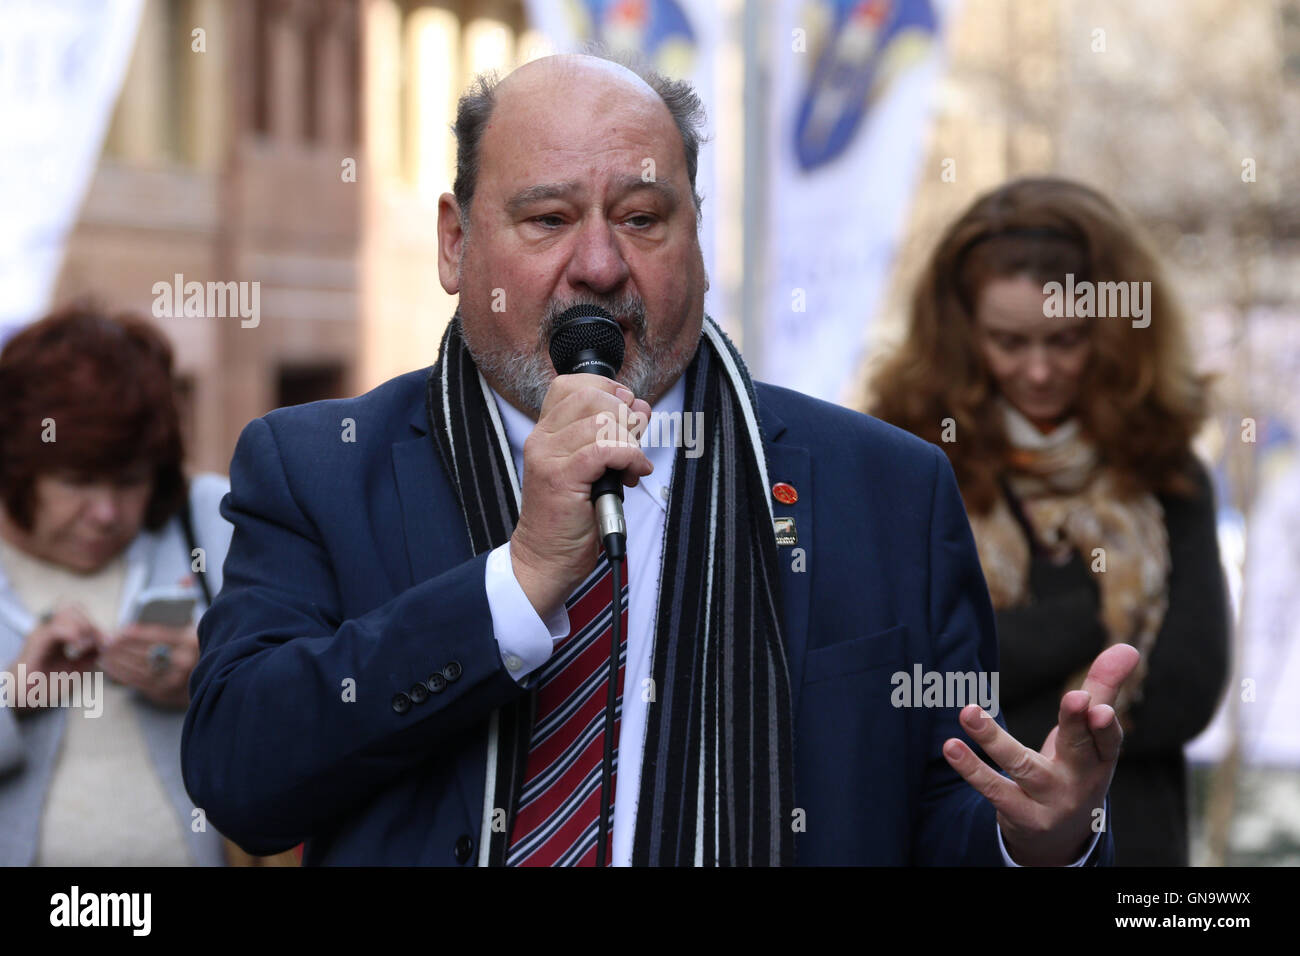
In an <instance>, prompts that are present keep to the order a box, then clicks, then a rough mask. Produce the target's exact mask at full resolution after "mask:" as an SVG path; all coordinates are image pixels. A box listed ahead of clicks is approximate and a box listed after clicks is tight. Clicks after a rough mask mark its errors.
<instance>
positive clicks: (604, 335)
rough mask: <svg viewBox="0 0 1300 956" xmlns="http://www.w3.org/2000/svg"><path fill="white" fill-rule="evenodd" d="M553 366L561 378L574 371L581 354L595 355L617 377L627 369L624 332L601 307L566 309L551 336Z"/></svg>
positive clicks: (576, 306) (583, 306) (587, 306)
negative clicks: (590, 353) (623, 368)
mask: <svg viewBox="0 0 1300 956" xmlns="http://www.w3.org/2000/svg"><path fill="white" fill-rule="evenodd" d="M550 351H551V362H552V364H554V365H555V371H556V372H557V373H559V374H560V375H568V374H569V373H570V372H572V371H573V368H574V365H575V362H576V360H577V358H578V356H579V355H580V354H582V353H583V352H586V351H593V352H595V353H596V355H597V356H598V357H599V358H600V360H601V361H603V362H605V363H606V364H607V365H609V366H610V367H611V368H612V369H614V371H615V373H617V372H618V370H619V369H621V368H622V367H623V329H622V328H620V327H619V324H618V323H617V322H615V321H614V319H613V318H612V317H611V316H610V314H609V313H608V312H606V311H605V310H604V309H602V308H601V307H600V306H598V305H575V306H574V307H573V308H571V309H565V310H564V312H562V313H561V314H560V317H559V319H557V320H556V323H555V330H554V331H553V332H552V333H551V347H550Z"/></svg>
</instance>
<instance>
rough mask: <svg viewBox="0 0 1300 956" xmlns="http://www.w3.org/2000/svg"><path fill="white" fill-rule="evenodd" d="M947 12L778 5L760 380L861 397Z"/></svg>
mask: <svg viewBox="0 0 1300 956" xmlns="http://www.w3.org/2000/svg"><path fill="white" fill-rule="evenodd" d="M947 7H948V4H947V3H945V2H943V0H817V2H812V3H808V2H791V0H787V2H783V3H781V4H779V5H778V10H777V18H776V22H775V24H774V26H773V32H772V34H771V43H772V48H771V58H770V62H771V78H772V107H771V108H772V113H771V115H770V119H769V131H768V135H769V156H770V167H769V174H768V189H767V193H768V195H767V203H768V205H767V241H768V253H767V259H768V262H767V268H766V269H765V270H764V275H763V280H762V281H763V299H762V301H763V302H764V307H765V310H766V315H765V321H764V329H763V332H762V336H763V344H762V355H763V360H762V365H761V368H760V370H759V377H760V378H763V379H764V380H766V381H769V382H775V383H777V384H780V385H784V386H787V387H789V388H794V389H797V390H798V391H801V392H806V393H808V394H810V395H816V396H818V397H820V398H824V399H827V400H829V401H842V400H845V399H847V398H849V397H850V396H847V395H846V394H845V391H846V389H847V388H848V387H849V386H850V385H851V384H852V382H853V380H854V377H855V373H856V372H857V369H858V365H859V363H860V362H861V360H862V352H863V346H864V344H865V342H866V338H867V329H868V326H869V324H870V323H871V321H872V319H873V318H874V316H875V314H876V311H877V309H878V308H879V306H880V304H881V302H882V300H883V297H884V295H885V293H886V291H887V287H888V282H889V278H890V272H891V267H892V265H893V262H894V254H895V250H896V247H897V245H898V242H899V240H900V238H901V233H902V230H903V226H904V224H905V222H906V218H907V213H908V211H909V208H910V205H911V199H912V194H913V192H914V189H915V185H916V182H917V177H918V175H919V174H920V172H921V162H922V159H923V149H924V146H925V139H926V136H925V134H926V132H927V130H928V128H929V125H930V101H931V96H932V94H933V91H934V89H935V87H936V81H937V79H938V77H939V74H940V70H941V55H940V46H941V44H940V38H941V31H942V28H943V22H944V16H943V14H944V13H945V11H946V9H947ZM936 174H937V171H936Z"/></svg>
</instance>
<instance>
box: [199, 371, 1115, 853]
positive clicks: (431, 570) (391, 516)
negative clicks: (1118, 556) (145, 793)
mask: <svg viewBox="0 0 1300 956" xmlns="http://www.w3.org/2000/svg"><path fill="white" fill-rule="evenodd" d="M426 375H427V370H421V371H416V372H411V373H408V374H406V375H402V376H400V377H398V378H395V379H393V380H391V381H389V382H387V383H385V384H384V385H382V386H380V387H379V388H377V389H375V390H373V391H371V392H369V393H368V394H365V395H362V396H360V397H358V398H352V399H344V400H336V401H326V402H315V403H312V404H310V405H302V406H297V407H292V408H284V409H279V410H277V411H274V412H271V413H270V414H268V415H266V416H265V417H264V418H259V419H255V420H254V421H252V422H250V423H249V424H248V426H247V427H245V429H244V431H243V433H242V435H241V436H240V439H239V442H238V445H237V447H236V449H235V454H234V458H233V460H232V462H231V466H230V478H231V490H230V493H229V495H228V496H227V497H226V498H225V499H224V500H223V501H222V507H221V511H222V514H223V515H225V517H226V518H227V519H229V520H230V521H231V522H232V523H233V524H234V537H233V540H232V542H231V546H230V551H229V555H228V557H227V559H226V562H225V565H224V580H225V583H224V586H223V588H222V590H221V593H220V594H219V595H218V596H217V598H216V600H215V601H214V603H213V605H212V607H211V609H210V610H209V611H208V612H207V613H206V614H205V615H204V617H203V619H202V622H201V624H200V626H199V639H200V643H201V646H202V656H201V659H200V661H199V664H198V666H197V667H196V669H195V671H194V674H193V677H192V679H191V682H190V690H191V696H192V701H191V704H190V708H189V712H188V714H187V715H186V719H185V730H184V739H183V744H182V750H183V753H182V763H183V769H184V777H185V784H186V786H187V787H188V789H189V793H190V795H191V796H192V797H193V798H194V800H195V805H196V806H198V807H201V808H203V809H204V811H205V813H206V814H207V818H208V820H209V821H210V822H211V823H212V824H213V825H215V826H216V827H217V828H218V829H219V830H221V832H223V833H224V834H226V835H227V836H229V837H230V838H232V839H233V840H235V841H236V842H237V843H239V844H240V845H241V846H243V847H244V848H245V849H246V850H248V851H250V852H253V853H259V854H264V853H273V852H278V851H281V850H285V849H288V848H290V847H292V846H294V845H296V844H297V843H299V842H303V841H305V842H306V849H305V856H304V862H306V863H336V864H371V863H377V864H446V865H456V864H457V863H463V862H465V861H468V862H471V863H472V862H473V861H474V860H476V859H477V857H478V842H479V833H480V822H481V819H482V813H483V790H484V773H485V759H486V756H485V755H486V728H487V722H488V718H489V715H490V714H491V712H492V711H493V710H494V709H495V708H497V707H500V706H501V705H503V704H505V703H506V702H507V701H509V700H511V699H512V698H514V697H516V696H517V695H519V694H520V693H521V691H520V689H519V686H518V685H517V684H516V682H515V681H514V679H513V678H511V676H510V675H509V673H507V671H506V669H505V667H504V666H503V664H502V662H501V655H500V653H499V652H498V649H497V643H496V640H495V638H494V636H493V631H492V619H491V615H490V612H489V609H488V603H487V597H486V594H485V592H484V565H485V562H486V555H479V556H478V557H473V556H472V555H471V554H470V552H469V546H468V542H467V536H466V530H465V521H464V518H463V517H462V515H461V513H460V511H459V509H458V506H457V504H456V498H455V495H454V494H453V492H452V488H451V486H450V484H449V481H448V477H447V475H446V473H445V472H444V470H443V467H442V464H441V462H440V461H439V459H438V456H437V454H436V452H435V450H434V448H433V445H432V443H431V440H430V437H429V435H428V427H427V424H426V418H425V411H424V383H425V377H426ZM757 393H758V401H759V411H760V415H761V418H762V422H763V428H764V433H765V435H766V441H767V455H768V467H769V473H770V477H771V480H772V481H774V482H776V481H785V482H789V483H790V484H792V485H794V487H795V488H796V489H798V492H799V499H798V502H797V503H796V504H795V505H793V506H789V507H786V506H778V507H777V514H778V515H788V516H790V517H793V518H794V520H795V525H796V529H797V534H798V543H797V545H796V547H797V548H799V549H802V550H801V552H800V553H796V552H795V550H794V548H791V547H782V548H780V549H779V553H780V564H781V585H782V588H783V590H784V600H783V607H784V615H785V621H784V624H785V630H784V639H785V647H786V652H787V654H788V658H789V668H790V680H791V685H792V690H793V713H794V715H795V719H794V734H795V773H796V780H795V788H796V789H795V795H796V803H797V805H798V806H799V807H800V808H801V809H802V810H803V811H804V820H803V822H804V827H805V829H804V830H803V832H798V833H797V836H796V853H797V858H798V861H799V862H800V863H806V864H986V865H1001V864H1002V857H1001V854H1000V853H999V850H998V846H997V836H996V830H995V827H996V824H995V816H994V810H993V808H992V806H991V805H990V804H989V803H988V802H987V801H985V800H984V798H983V797H981V796H980V795H979V794H978V793H976V792H975V791H974V790H973V789H972V788H971V787H970V786H969V785H968V784H967V783H966V782H965V781H964V780H962V779H961V777H960V776H959V775H958V774H957V773H956V772H954V771H953V770H952V768H951V767H949V765H948V763H947V761H946V760H945V759H944V757H943V755H942V753H941V752H940V748H941V747H942V745H943V742H944V740H946V739H947V738H949V737H954V736H956V737H961V738H962V739H964V740H967V742H968V743H969V742H970V741H969V738H967V737H966V734H965V733H964V732H963V731H962V730H961V728H960V726H959V725H958V722H957V713H958V709H957V708H956V707H949V708H946V709H945V708H904V707H894V706H892V704H891V701H890V698H891V692H892V690H893V685H892V684H891V680H890V677H891V675H892V674H893V673H895V672H897V671H906V672H908V673H909V674H910V673H911V672H912V668H913V665H914V664H917V663H919V664H920V665H921V666H922V668H923V669H924V670H925V671H939V672H945V673H946V672H949V671H962V672H966V671H970V672H980V671H993V670H995V669H996V668H997V644H996V639H995V634H994V617H993V612H992V608H991V606H990V603H989V598H988V592H987V590H986V588H985V584H984V578H983V575H982V573H981V570H980V565H979V561H978V558H977V555H976V551H975V546H974V542H973V539H972V536H971V532H970V528H969V525H968V524H967V521H966V515H965V510H964V508H963V506H962V501H961V498H960V496H959V494H958V491H957V485H956V482H955V480H954V477H953V473H952V469H951V467H950V466H949V464H948V460H947V458H946V457H945V456H944V455H943V453H942V452H941V451H940V450H939V449H938V448H936V447H935V446H933V445H930V444H928V443H926V442H923V441H921V440H920V439H917V438H915V437H913V436H911V435H909V434H907V433H906V432H903V431H901V430H899V429H896V428H893V427H891V426H889V425H886V424H884V423H883V422H880V421H877V420H875V419H872V418H869V417H867V416H865V415H861V414H858V413H856V412H852V411H848V410H846V409H843V408H840V407H838V406H834V405H830V404H827V403H825V402H821V401H817V400H815V399H812V398H809V397H807V396H805V395H801V394H798V393H796V392H791V391H788V390H786V389H781V388H776V387H773V386H767V385H758V386H757ZM349 419H350V420H351V422H349V421H348V420H349ZM349 426H350V427H351V428H352V430H353V435H352V436H350V437H353V438H354V439H355V440H352V441H345V440H344V438H345V429H347V428H348V427H349ZM800 557H802V562H803V565H802V569H801V570H799V569H797V568H799V566H800V560H799V559H800ZM453 662H454V663H455V664H456V665H457V667H456V668H454V669H453V673H454V672H455V670H457V669H458V670H459V671H460V676H459V677H458V678H457V679H456V680H455V681H453V682H451V683H449V684H448V686H447V687H446V689H445V690H444V691H442V692H441V693H438V694H431V695H429V697H428V699H427V700H424V701H422V702H419V703H414V704H412V705H411V706H410V707H409V709H406V710H405V711H404V712H401V708H395V707H394V704H393V699H394V696H395V695H396V694H398V693H399V692H404V691H407V690H408V689H409V688H411V687H412V685H414V684H416V683H418V682H421V681H424V680H425V679H426V678H428V677H429V676H430V675H431V674H432V673H433V672H435V671H439V670H442V669H443V668H444V667H446V666H447V665H449V664H452V663H453ZM998 722H999V723H1002V719H1001V717H1000V716H999V718H998ZM1028 743H1031V745H1033V746H1037V745H1038V743H1041V742H1028ZM977 752H978V751H977ZM458 845H459V852H457V847H458ZM1110 852H1111V851H1110V839H1109V834H1107V835H1106V838H1105V839H1104V840H1103V841H1102V842H1101V843H1100V844H1099V846H1098V849H1097V851H1095V852H1094V854H1093V860H1092V861H1091V862H1105V861H1108V859H1109V855H1110Z"/></svg>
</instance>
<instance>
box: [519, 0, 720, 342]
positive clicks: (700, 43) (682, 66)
mask: <svg viewBox="0 0 1300 956" xmlns="http://www.w3.org/2000/svg"><path fill="white" fill-rule="evenodd" d="M527 10H528V20H529V23H530V24H532V25H533V27H534V28H535V29H537V30H538V31H539V32H540V33H542V35H544V36H545V37H546V38H547V39H548V40H549V41H550V42H551V43H552V44H554V46H555V50H556V52H558V53H566V52H574V51H577V50H581V49H582V47H583V46H584V45H585V44H587V43H591V42H593V41H594V42H598V43H601V44H603V45H604V46H606V47H607V48H609V49H610V50H612V51H614V52H616V53H618V52H624V51H635V52H638V53H640V54H642V55H643V56H644V57H645V58H646V59H647V60H648V61H649V62H650V64H651V65H652V66H654V67H655V69H657V70H658V71H659V72H661V73H663V74H664V75H665V76H668V77H670V78H672V79H674V80H687V81H689V82H690V84H691V85H692V86H693V87H694V88H695V92H696V93H697V94H698V95H699V97H700V100H701V101H702V102H703V103H704V109H705V111H706V112H707V114H708V118H709V131H708V132H709V134H710V137H711V134H712V131H713V130H714V129H716V123H717V118H718V113H717V110H716V108H715V107H716V106H717V98H716V96H715V88H716V83H715V81H714V74H715V70H716V67H717V51H718V49H719V45H720V44H721V43H722V40H723V37H722V31H723V23H722V20H721V15H720V12H719V10H718V5H717V4H716V3H713V2H710V0H528V3H527ZM715 166H716V163H715V160H714V152H713V147H712V142H711V140H710V142H705V143H704V144H702V146H701V148H700V157H699V166H698V168H697V171H696V177H695V188H696V190H697V191H698V192H699V193H700V195H701V196H703V197H704V214H703V228H702V229H701V231H700V246H701V249H702V251H703V254H704V268H705V269H706V270H707V272H708V274H709V278H710V285H709V291H708V292H707V293H706V294H705V303H704V308H705V310H706V311H707V312H708V313H709V314H710V315H712V316H713V317H714V318H716V319H717V320H718V321H719V322H721V323H722V324H723V326H724V328H727V331H728V332H734V331H735V330H734V329H733V328H731V327H730V324H731V323H730V322H729V321H728V317H729V316H730V312H729V310H728V307H727V302H726V301H725V298H726V297H725V290H724V288H723V283H722V282H720V281H718V273H717V271H716V264H717V247H718V224H719V222H720V221H721V215H723V213H722V210H721V209H720V208H719V199H720V197H719V195H718V190H717V189H716V184H717V177H716V173H715Z"/></svg>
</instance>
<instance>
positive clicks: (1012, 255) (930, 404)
mask: <svg viewBox="0 0 1300 956" xmlns="http://www.w3.org/2000/svg"><path fill="white" fill-rule="evenodd" d="M1067 273H1073V274H1074V276H1075V280H1076V282H1078V281H1080V280H1089V281H1092V282H1095V283H1100V282H1132V281H1147V282H1150V283H1151V297H1150V313H1149V316H1150V324H1149V325H1148V326H1146V327H1145V328H1134V327H1133V326H1132V325H1131V323H1129V322H1124V321H1116V320H1115V319H1113V318H1107V319H1099V320H1093V321H1091V322H1089V323H1088V329H1089V331H1088V335H1089V337H1090V341H1091V345H1092V349H1091V354H1090V357H1089V359H1088V364H1087V366H1086V367H1085V369H1084V372H1083V378H1082V380H1081V382H1080V386H1079V401H1078V404H1077V407H1076V408H1075V410H1074V411H1075V413H1076V414H1077V415H1078V417H1079V420H1080V426H1081V429H1082V432H1083V434H1084V435H1085V436H1087V437H1088V438H1090V439H1091V440H1092V441H1093V442H1095V443H1096V445H1097V448H1098V451H1099V452H1100V456H1101V459H1102V461H1103V462H1104V463H1106V464H1107V465H1109V466H1110V467H1112V468H1113V469H1115V471H1116V473H1117V475H1118V477H1119V479H1120V482H1121V488H1122V489H1123V493H1126V494H1128V493H1137V492H1140V491H1153V492H1164V493H1169V494H1176V495H1184V496H1185V495H1192V494H1195V484H1194V483H1193V481H1192V479H1191V477H1190V475H1189V473H1188V458H1189V453H1190V447H1191V441H1192V438H1193V437H1194V435H1195V433H1196V431H1197V429H1198V428H1199V427H1200V425H1201V423H1202V421H1204V419H1205V415H1206V412H1207V407H1208V380H1207V379H1206V378H1205V377H1203V376H1200V375H1197V374H1196V372H1195V370H1194V367H1193V363H1192V360H1191V354H1190V349H1189V347H1188V342H1187V328H1186V319H1185V317H1184V316H1183V314H1182V312H1181V310H1180V309H1179V307H1178V304H1177V303H1176V301H1175V297H1174V295H1173V294H1172V292H1171V290H1170V288H1169V285H1168V282H1167V281H1166V279H1165V278H1164V277H1163V276H1162V275H1161V272H1160V268H1159V264H1158V262H1157V260H1156V257H1155V255H1154V254H1153V253H1152V252H1151V250H1150V249H1149V247H1148V245H1147V243H1146V241H1145V240H1144V239H1143V238H1142V236H1141V233H1140V231H1139V229H1138V228H1137V226H1136V225H1135V224H1134V223H1133V222H1132V221H1130V220H1129V219H1128V218H1127V217H1126V216H1125V215H1124V214H1123V213H1122V212H1121V211H1120V210H1119V209H1118V208H1116V207H1115V206H1114V205H1113V204H1112V203H1111V202H1110V201H1109V200H1107V199H1106V198H1105V197H1104V196H1102V195H1101V194H1100V193H1099V192H1097V191H1096V190H1094V189H1090V188H1089V187H1087V186H1084V185H1081V184H1079V183H1076V182H1071V181H1069V180H1066V179H1058V178H1050V177H1044V178H1032V179H1018V180H1014V181H1012V182H1009V183H1006V184H1005V185H1003V186H1001V187H999V188H997V189H995V190H993V191H992V192H989V193H986V194H985V195H983V196H981V197H980V198H979V199H977V200H976V201H975V202H974V204H972V205H971V207H970V208H969V209H968V210H967V211H966V212H965V213H964V214H963V215H962V216H961V217H960V218H958V219H957V220H956V221H955V222H953V223H952V225H950V226H949V227H948V229H947V231H946V232H945V233H944V234H943V237H942V238H941V239H940V240H939V244H938V246H937V247H936V248H935V250H934V252H933V254H932V255H931V257H930V260H929V262H928V264H927V266H926V268H925V271H924V273H923V274H922V277H921V279H920V281H919V282H918V284H917V287H916V290H915V293H914V296H913V299H912V306H911V314H910V319H909V327H908V334H907V337H906V339H905V340H904V342H903V343H902V345H901V347H900V348H899V349H898V351H897V352H895V353H894V354H892V355H891V356H890V357H889V358H888V359H887V360H886V361H885V362H884V363H883V364H882V365H881V367H880V368H879V370H878V371H877V372H876V374H874V375H873V376H872V379H871V382H870V384H869V386H868V396H867V402H866V405H867V407H868V408H869V410H870V411H871V413H872V414H873V415H875V416H876V417H878V418H881V419H884V420H885V421H887V422H890V423H892V424H894V425H898V426H899V427H901V428H905V429H907V430H908V431H910V432H912V433H913V434H916V435H919V436H920V437H922V438H924V439H926V440H927V441H931V442H934V443H935V444H937V445H939V447H940V448H942V449H943V450H944V452H946V453H947V455H948V458H949V460H950V461H951V462H952V466H953V470H954V472H956V475H957V480H958V482H959V484H960V486H961V489H962V495H963V497H964V498H965V500H966V507H967V508H968V509H970V510H972V511H974V512H976V513H985V512H987V511H988V510H989V509H990V508H991V507H992V506H993V505H994V503H995V502H996V500H997V497H998V494H999V490H998V480H999V475H1000V474H1001V473H1002V472H1003V470H1004V468H1005V465H1006V455H1007V453H1008V451H1009V446H1008V442H1007V438H1006V435H1005V434H1004V432H1003V426H1002V417H1001V415H1000V414H999V411H998V407H997V403H996V401H995V399H996V397H997V385H996V383H995V381H994V379H993V377H992V375H991V373H990V372H989V369H988V368H987V367H986V365H985V362H984V360H983V357H982V355H981V353H980V350H979V348H978V346H977V344H976V338H975V304H976V302H977V301H978V298H979V294H980V292H981V290H982V289H983V287H984V285H985V284H986V283H988V282H990V281H992V280H995V279H1005V278H1015V277H1021V276H1024V277H1028V278H1030V279H1032V280H1033V281H1035V282H1041V283H1044V284H1045V283H1047V282H1052V281H1056V282H1063V281H1064V278H1065V275H1066V274H1067ZM946 418H952V419H953V420H954V421H955V423H956V433H957V435H958V440H957V441H948V442H941V441H940V440H939V439H940V435H941V432H942V428H943V421H944V419H946Z"/></svg>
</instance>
